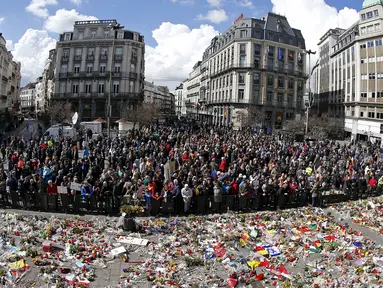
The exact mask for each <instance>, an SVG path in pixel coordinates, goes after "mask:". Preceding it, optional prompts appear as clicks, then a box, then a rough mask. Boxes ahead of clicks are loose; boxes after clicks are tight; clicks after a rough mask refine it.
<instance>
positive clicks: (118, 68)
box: [114, 64, 121, 73]
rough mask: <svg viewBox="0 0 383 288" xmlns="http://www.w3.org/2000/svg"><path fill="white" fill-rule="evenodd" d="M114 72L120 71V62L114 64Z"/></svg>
mask: <svg viewBox="0 0 383 288" xmlns="http://www.w3.org/2000/svg"><path fill="white" fill-rule="evenodd" d="M114 73H121V65H120V64H116V65H114Z"/></svg>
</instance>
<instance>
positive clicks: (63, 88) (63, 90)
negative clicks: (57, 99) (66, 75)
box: [60, 83, 66, 93]
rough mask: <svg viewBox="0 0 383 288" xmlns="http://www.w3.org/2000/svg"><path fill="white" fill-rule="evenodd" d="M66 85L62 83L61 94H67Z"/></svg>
mask: <svg viewBox="0 0 383 288" xmlns="http://www.w3.org/2000/svg"><path fill="white" fill-rule="evenodd" d="M65 86H66V85H65V83H60V93H65Z"/></svg>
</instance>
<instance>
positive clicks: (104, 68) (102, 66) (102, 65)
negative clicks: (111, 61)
mask: <svg viewBox="0 0 383 288" xmlns="http://www.w3.org/2000/svg"><path fill="white" fill-rule="evenodd" d="M105 70H106V66H105V64H101V65H100V73H105Z"/></svg>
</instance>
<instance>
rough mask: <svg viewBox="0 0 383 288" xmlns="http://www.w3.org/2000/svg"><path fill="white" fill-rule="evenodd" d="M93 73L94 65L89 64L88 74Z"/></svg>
mask: <svg viewBox="0 0 383 288" xmlns="http://www.w3.org/2000/svg"><path fill="white" fill-rule="evenodd" d="M92 72H93V64H88V65H87V66H86V73H88V74H89V73H92Z"/></svg>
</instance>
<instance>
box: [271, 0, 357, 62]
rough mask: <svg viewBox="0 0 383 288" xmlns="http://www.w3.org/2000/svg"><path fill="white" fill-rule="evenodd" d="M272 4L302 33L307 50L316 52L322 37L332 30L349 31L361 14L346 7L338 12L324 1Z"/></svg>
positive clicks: (301, 0) (305, 0)
mask: <svg viewBox="0 0 383 288" xmlns="http://www.w3.org/2000/svg"><path fill="white" fill-rule="evenodd" d="M271 2H272V4H273V10H272V11H273V12H275V13H278V14H281V15H285V16H286V18H287V20H288V21H289V24H290V25H291V27H293V28H296V29H300V30H301V31H302V34H303V37H304V38H305V40H306V48H307V49H312V50H315V51H316V50H317V44H318V42H319V39H320V37H322V36H323V35H324V34H325V33H326V32H327V31H328V30H329V29H330V28H336V27H340V28H344V29H347V28H348V27H349V26H351V25H352V24H354V23H355V22H356V21H357V20H358V19H359V14H358V12H357V11H356V10H355V9H350V8H347V7H345V8H343V9H342V10H340V11H337V9H336V8H335V7H331V6H329V5H328V4H326V2H325V1H324V0H294V5H289V4H287V1H286V0H271ZM297 7H299V9H297ZM317 55H318V53H317ZM313 58H316V56H315V57H312V59H313ZM314 61H315V59H313V60H312V63H313V62H314ZM311 67H312V66H311Z"/></svg>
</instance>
